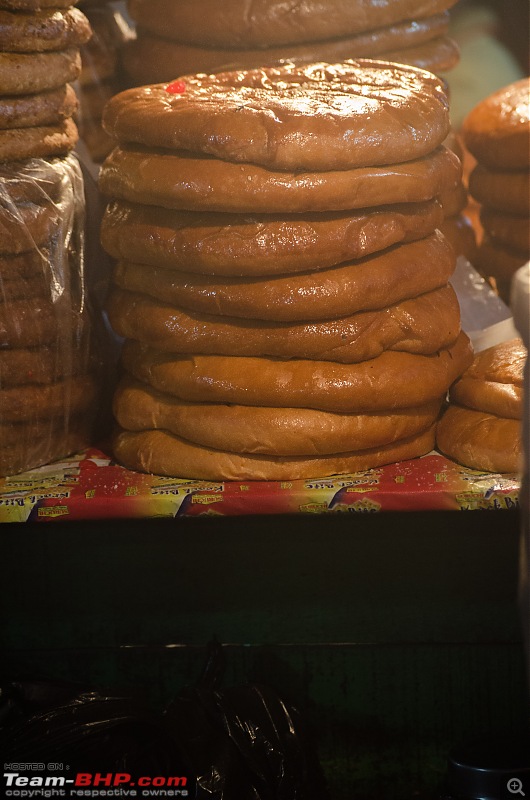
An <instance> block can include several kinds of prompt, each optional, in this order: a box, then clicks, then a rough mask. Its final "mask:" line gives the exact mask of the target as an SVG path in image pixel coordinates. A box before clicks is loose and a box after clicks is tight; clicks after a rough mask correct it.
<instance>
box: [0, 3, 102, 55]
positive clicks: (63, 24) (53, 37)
mask: <svg viewBox="0 0 530 800" xmlns="http://www.w3.org/2000/svg"><path fill="white" fill-rule="evenodd" d="M91 35H92V31H91V29H90V24H89V22H88V19H87V18H86V17H85V15H84V14H83V12H82V11H79V9H78V8H66V9H64V10H62V11H61V10H60V9H58V8H54V9H50V10H47V11H35V12H33V13H32V14H21V13H20V12H11V11H4V10H1V9H0V50H3V51H8V52H10V53H34V52H44V51H48V50H66V49H67V48H68V47H79V46H80V45H82V44H84V43H85V42H87V41H88V40H89V39H90V37H91Z"/></svg>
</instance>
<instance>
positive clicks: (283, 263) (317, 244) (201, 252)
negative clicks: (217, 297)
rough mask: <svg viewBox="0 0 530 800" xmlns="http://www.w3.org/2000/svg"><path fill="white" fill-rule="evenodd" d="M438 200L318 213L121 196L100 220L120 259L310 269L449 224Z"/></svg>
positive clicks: (267, 270) (231, 268)
mask: <svg viewBox="0 0 530 800" xmlns="http://www.w3.org/2000/svg"><path fill="white" fill-rule="evenodd" d="M442 219H443V214H442V210H441V207H440V205H439V203H438V202H437V201H436V200H428V201H426V202H425V203H403V204H401V205H395V206H380V207H379V208H368V209H363V210H362V211H359V212H357V213H354V212H352V211H348V212H336V213H324V212H322V213H315V214H305V215H303V216H302V215H300V214H296V215H295V214H289V215H286V214H284V215H283V216H279V215H273V214H269V215H264V214H262V215H250V214H226V213H225V214H222V213H198V212H193V211H191V212H190V211H173V210H169V209H165V208H160V207H157V206H140V205H134V204H131V203H126V202H122V201H115V202H112V203H110V204H109V205H108V206H107V209H106V211H105V214H104V217H103V222H102V226H101V241H102V243H103V247H104V248H105V249H106V250H107V252H108V253H110V255H111V256H113V257H114V258H116V259H125V260H127V261H139V262H140V263H142V264H151V265H152V266H159V267H166V268H168V269H172V270H179V271H184V272H190V273H198V274H205V275H222V276H227V277H230V276H233V277H236V276H240V277H244V276H257V275H275V274H285V273H296V272H304V271H305V270H309V269H316V268H325V267H331V266H334V265H335V264H341V263H342V262H344V261H347V260H348V259H352V258H362V257H363V256H367V255H370V253H373V252H377V251H379V250H384V249H385V248H387V247H390V246H391V245H393V244H396V243H398V242H407V241H413V240H416V239H422V238H423V237H424V236H428V235H429V234H430V233H432V231H433V230H434V229H435V228H437V227H439V225H440V224H441V223H442Z"/></svg>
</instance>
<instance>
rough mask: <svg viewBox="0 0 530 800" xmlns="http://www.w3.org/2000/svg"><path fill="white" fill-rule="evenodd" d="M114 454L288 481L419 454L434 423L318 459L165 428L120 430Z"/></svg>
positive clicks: (231, 476) (215, 473)
mask: <svg viewBox="0 0 530 800" xmlns="http://www.w3.org/2000/svg"><path fill="white" fill-rule="evenodd" d="M112 446H113V452H114V456H115V458H116V459H117V461H119V462H120V463H121V464H123V465H124V466H125V467H128V468H129V469H133V470H139V471H141V472H151V473H154V474H156V475H167V476H170V477H178V478H196V479H198V480H233V481H237V480H251V481H252V480H254V481H288V480H299V479H309V478H324V477H327V476H329V475H339V474H347V473H351V472H356V471H358V470H366V469H373V468H374V467H380V466H382V465H383V464H390V463H393V462H395V461H403V460H406V459H410V458H417V457H418V456H422V455H425V454H426V453H428V452H430V450H432V448H433V446H434V426H433V427H432V428H431V429H430V430H428V431H424V432H423V433H420V434H418V435H416V436H413V437H411V438H410V439H406V440H405V441H402V442H395V443H394V444H391V445H386V446H383V447H378V448H375V449H371V450H362V451H359V452H355V453H341V454H340V455H331V456H321V457H314V458H303V457H302V458H290V457H288V456H283V457H282V456H277V457H276V458H274V457H271V456H263V455H240V454H238V453H231V452H226V451H224V452H223V451H221V450H210V449H208V448H205V447H200V446H199V445H196V444H193V443H192V442H187V441H186V440H185V439H179V438H178V437H177V436H174V435H172V434H170V433H166V432H165V431H140V432H131V431H117V433H116V434H115V436H114V439H113V445H112Z"/></svg>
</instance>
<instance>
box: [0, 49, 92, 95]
mask: <svg viewBox="0 0 530 800" xmlns="http://www.w3.org/2000/svg"><path fill="white" fill-rule="evenodd" d="M80 72H81V56H80V54H79V49H78V48H75V47H69V48H67V49H66V50H57V51H56V52H53V51H52V52H50V53H1V52H0V86H1V87H2V95H18V94H23V95H25V94H36V93H37V92H45V91H47V90H48V89H57V88H58V87H60V86H63V85H64V84H65V83H71V82H73V81H75V80H76V78H77V77H78V76H79V73H80Z"/></svg>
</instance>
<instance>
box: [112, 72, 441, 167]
mask: <svg viewBox="0 0 530 800" xmlns="http://www.w3.org/2000/svg"><path fill="white" fill-rule="evenodd" d="M181 84H182V85H183V86H185V90H184V91H179V92H178V93H174V92H172V91H171V84H170V86H169V87H168V86H167V85H166V84H160V85H154V86H143V87H138V88H134V89H128V90H127V91H125V92H121V93H120V94H118V95H116V96H115V97H114V98H113V99H112V100H111V101H110V102H109V103H108V105H107V106H106V109H105V112H104V115H103V124H104V127H105V129H106V130H107V132H108V133H110V134H111V135H112V136H114V137H115V138H116V139H118V141H120V142H134V143H138V144H143V145H147V146H149V147H164V148H171V149H177V150H178V149H184V150H189V151H194V152H199V153H204V154H205V155H210V156H214V157H216V158H221V159H225V160H227V161H233V162H237V163H252V164H259V165H260V166H263V167H268V168H273V169H280V170H298V171H300V170H307V171H325V170H337V169H352V168H353V167H367V166H370V167H373V166H381V165H385V164H396V163H400V162H403V161H411V160H412V159H415V158H421V156H424V155H427V154H428V153H431V152H432V151H433V150H434V149H435V148H436V147H437V146H438V145H439V144H441V143H442V142H443V140H444V139H445V137H446V136H447V134H448V133H449V130H450V120H449V113H448V101H447V96H446V93H445V87H444V84H443V82H442V81H441V80H440V79H439V78H437V77H435V76H434V75H432V74H431V73H428V72H425V71H424V70H418V69H416V68H414V67H409V66H405V65H397V64H393V63H390V62H384V61H371V60H369V59H364V60H363V59H358V60H357V61H346V62H342V63H339V64H327V63H325V62H323V63H316V64H307V65H300V66H296V65H294V64H285V65H282V66H278V67H264V68H261V69H253V70H240V71H237V70H236V71H233V72H222V73H219V74H217V75H215V74H212V75H205V74H199V75H188V76H186V77H185V78H184V79H183V80H182V81H181ZM179 86H180V84H179ZM168 88H169V90H168Z"/></svg>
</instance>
